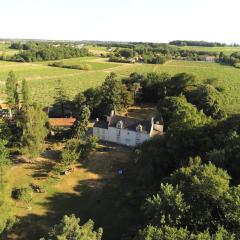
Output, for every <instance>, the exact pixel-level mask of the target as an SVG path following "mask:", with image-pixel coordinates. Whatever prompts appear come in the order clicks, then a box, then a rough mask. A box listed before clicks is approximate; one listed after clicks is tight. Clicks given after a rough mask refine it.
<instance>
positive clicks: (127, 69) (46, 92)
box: [0, 57, 240, 113]
mask: <svg viewBox="0 0 240 240" xmlns="http://www.w3.org/2000/svg"><path fill="white" fill-rule="evenodd" d="M63 62H64V64H66V65H78V64H81V63H88V64H90V65H91V67H92V69H91V70H89V71H84V70H75V69H64V68H58V67H50V66H48V64H49V63H50V62H39V63H13V62H6V61H0V99H4V81H5V79H6V78H7V74H8V72H9V71H11V70H13V71H14V72H15V74H16V75H17V76H18V78H19V80H21V79H23V78H25V79H26V80H28V81H29V86H30V90H31V93H32V98H33V100H34V101H38V102H39V103H42V104H44V105H47V104H51V103H52V101H53V96H54V89H55V87H56V80H58V79H60V80H62V82H63V85H64V87H65V88H66V91H67V93H68V95H69V96H70V97H71V98H73V97H74V96H75V95H76V93H78V92H80V91H83V90H85V89H87V88H90V87H96V86H99V85H101V83H102V82H103V81H104V79H105V77H106V76H107V75H108V74H109V73H110V72H116V73H117V74H118V76H119V78H120V77H125V76H128V75H129V74H130V73H132V72H139V73H143V74H147V73H148V72H153V71H154V72H157V73H162V72H167V73H169V74H171V75H173V74H177V73H180V72H186V73H190V74H194V75H196V76H197V77H198V78H199V79H200V80H201V81H203V80H205V79H208V78H217V79H219V85H220V86H221V87H223V88H224V89H225V95H226V109H227V111H228V112H232V113H234V112H240V94H239V92H240V84H239V83H240V69H236V68H234V67H231V66H224V65H220V64H218V63H207V62H191V61H169V62H167V63H165V64H164V65H153V64H122V63H110V62H108V61H107V59H106V58H98V57H83V58H73V59H66V60H63Z"/></svg>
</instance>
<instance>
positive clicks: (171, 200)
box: [145, 184, 190, 227]
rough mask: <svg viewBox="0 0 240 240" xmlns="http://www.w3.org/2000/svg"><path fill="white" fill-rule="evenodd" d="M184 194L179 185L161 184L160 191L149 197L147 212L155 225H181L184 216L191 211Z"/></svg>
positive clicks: (146, 206) (146, 205)
mask: <svg viewBox="0 0 240 240" xmlns="http://www.w3.org/2000/svg"><path fill="white" fill-rule="evenodd" d="M189 209H190V206H188V205H187V204H186V203H185V201H184V197H183V194H182V193H181V192H180V191H179V189H178V187H176V188H174V187H173V186H172V185H170V184H165V185H164V184H161V186H160V191H159V192H158V193H157V194H155V195H154V196H152V197H150V198H147V200H146V204H145V213H146V215H147V216H148V219H150V223H151V224H154V225H158V226H159V225H170V226H175V227H177V226H179V225H181V223H182V218H183V217H185V214H186V213H187V212H188V211H189Z"/></svg>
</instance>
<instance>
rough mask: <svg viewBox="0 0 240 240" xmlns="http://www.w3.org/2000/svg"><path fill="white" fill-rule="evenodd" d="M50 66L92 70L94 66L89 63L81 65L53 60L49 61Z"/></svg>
mask: <svg viewBox="0 0 240 240" xmlns="http://www.w3.org/2000/svg"><path fill="white" fill-rule="evenodd" d="M48 66H50V67H59V68H68V69H76V70H86V71H88V70H91V69H92V66H91V65H90V64H87V63H83V64H79V65H65V64H64V63H63V62H61V61H59V62H53V63H49V64H48Z"/></svg>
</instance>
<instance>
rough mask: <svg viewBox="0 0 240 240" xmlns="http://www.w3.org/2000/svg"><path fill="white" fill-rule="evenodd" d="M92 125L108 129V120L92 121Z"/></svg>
mask: <svg viewBox="0 0 240 240" xmlns="http://www.w3.org/2000/svg"><path fill="white" fill-rule="evenodd" d="M94 127H97V128H104V129H108V122H107V121H106V120H99V121H97V122H95V123H94Z"/></svg>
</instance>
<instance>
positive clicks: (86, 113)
mask: <svg viewBox="0 0 240 240" xmlns="http://www.w3.org/2000/svg"><path fill="white" fill-rule="evenodd" d="M89 118H90V110H89V108H88V107H87V106H86V105H85V106H82V107H81V109H80V113H79V115H78V117H77V120H76V122H75V124H74V129H75V136H76V137H77V138H81V137H83V136H84V135H85V133H86V131H87V127H88V123H89Z"/></svg>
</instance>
